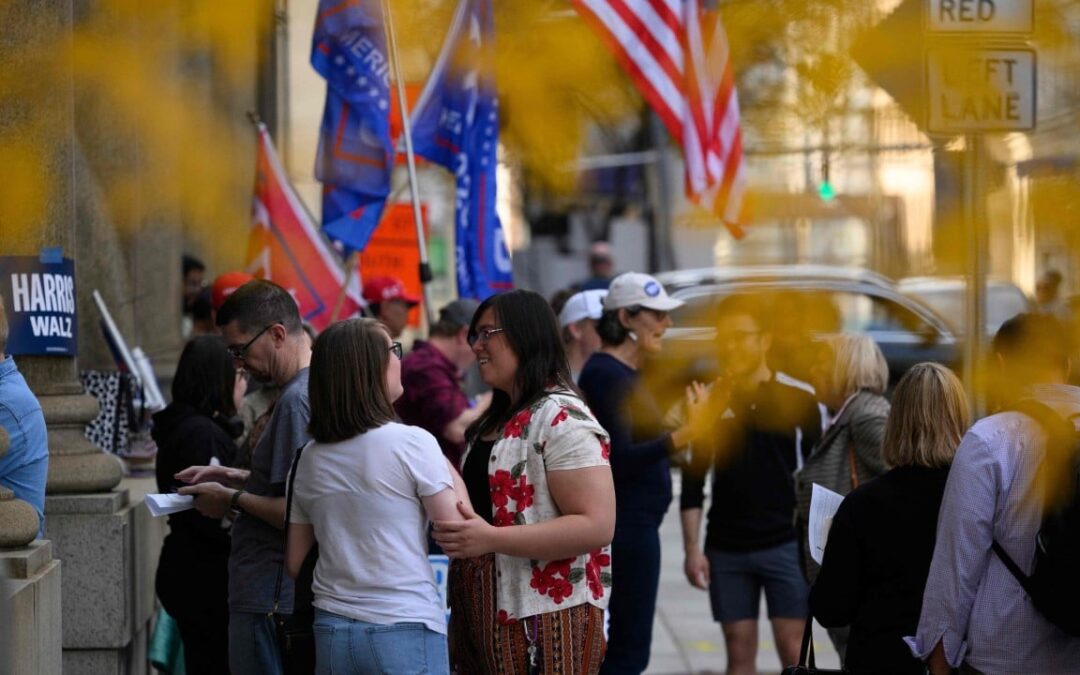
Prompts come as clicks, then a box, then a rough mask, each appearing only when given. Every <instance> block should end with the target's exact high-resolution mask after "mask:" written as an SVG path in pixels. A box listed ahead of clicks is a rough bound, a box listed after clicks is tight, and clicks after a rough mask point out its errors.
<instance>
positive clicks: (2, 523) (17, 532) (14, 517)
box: [0, 427, 38, 549]
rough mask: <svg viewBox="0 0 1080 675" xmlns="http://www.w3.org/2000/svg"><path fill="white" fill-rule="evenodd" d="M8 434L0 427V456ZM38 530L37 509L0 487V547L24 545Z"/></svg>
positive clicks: (8, 439)
mask: <svg viewBox="0 0 1080 675" xmlns="http://www.w3.org/2000/svg"><path fill="white" fill-rule="evenodd" d="M10 440H11V439H10V438H9V437H8V434H7V432H6V431H4V429H3V428H2V427H0V457H3V456H4V454H5V453H6V452H7V449H8V443H9V442H10ZM37 532H38V517H37V511H35V510H34V507H33V506H30V505H29V504H27V503H26V502H24V501H23V500H21V499H16V498H15V493H14V492H12V491H11V490H9V489H7V488H5V487H0V549H2V548H17V547H22V546H26V545H27V544H29V543H30V542H32V541H33V540H34V538H35V537H36V536H37Z"/></svg>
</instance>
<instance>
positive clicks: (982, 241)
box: [964, 134, 989, 419]
mask: <svg viewBox="0 0 1080 675" xmlns="http://www.w3.org/2000/svg"><path fill="white" fill-rule="evenodd" d="M965 143H966V147H965V153H964V226H965V228H966V230H967V239H968V257H967V259H968V283H967V303H966V304H967V307H966V309H967V327H968V328H967V336H966V337H967V345H966V351H965V354H964V380H965V381H966V382H967V385H968V389H969V393H970V396H971V408H972V414H973V416H974V417H975V418H976V419H977V418H979V417H981V416H982V415H984V414H985V413H986V393H987V392H986V377H985V374H984V372H983V370H984V365H985V361H984V357H985V354H984V343H985V330H986V267H987V255H988V252H989V248H988V246H987V236H988V232H987V223H986V218H985V215H986V214H985V209H983V208H982V203H983V201H982V181H981V180H980V172H981V170H982V162H983V158H982V138H981V137H980V136H979V135H978V134H968V135H967V136H966V137H965Z"/></svg>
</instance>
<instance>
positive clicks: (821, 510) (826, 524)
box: [808, 483, 844, 565]
mask: <svg viewBox="0 0 1080 675" xmlns="http://www.w3.org/2000/svg"><path fill="white" fill-rule="evenodd" d="M842 501H844V496H843V495H839V494H837V493H835V492H833V491H832V490H830V489H829V488H826V487H822V486H820V485H818V484H817V483H814V492H813V494H811V496H810V532H809V533H808V534H809V535H810V557H811V558H813V559H814V562H816V563H817V564H819V565H820V564H821V561H822V559H823V558H824V557H825V542H826V541H828V539H829V528H830V527H832V521H833V516H835V515H836V510H837V509H838V508H840V502H842Z"/></svg>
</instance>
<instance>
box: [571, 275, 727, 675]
mask: <svg viewBox="0 0 1080 675" xmlns="http://www.w3.org/2000/svg"><path fill="white" fill-rule="evenodd" d="M682 304H683V303H682V301H680V300H675V299H674V298H671V297H669V296H668V294H667V292H665V291H664V287H663V286H661V285H660V283H659V282H658V281H657V280H656V279H654V278H653V277H651V276H649V275H647V274H638V273H636V272H627V273H625V274H621V275H619V276H618V277H616V278H615V279H614V280H613V281H612V282H611V287H610V289H609V290H608V294H607V297H606V298H605V299H604V313H603V315H602V316H601V317H600V322H599V324H598V325H597V332H598V333H599V334H600V340H601V341H602V343H603V346H602V347H601V348H600V351H598V352H596V353H594V354H593V355H592V356H590V357H589V360H588V361H586V362H585V367H584V368H583V369H582V371H581V377H580V378H579V380H578V385H579V386H580V387H581V390H582V391H583V392H584V393H585V400H586V401H587V402H588V404H589V407H590V408H591V409H592V410H593V411H594V412H595V413H596V418H597V420H599V422H600V424H601V425H602V426H603V427H604V429H606V430H607V431H608V433H609V434H610V435H611V471H612V475H613V476H614V480H615V501H616V504H617V505H618V509H617V512H616V520H615V537H614V540H613V541H612V545H611V546H612V556H613V558H614V563H613V568H612V581H613V586H612V590H611V610H610V611H611V625H610V631H609V646H608V654H607V657H606V659H605V660H604V666H603V669H602V672H604V673H641V672H643V671H644V670H645V668H646V667H647V666H648V664H649V648H650V643H651V641H652V627H653V615H654V613H655V610H656V593H657V589H658V588H659V584H660V523H661V521H662V520H663V518H664V514H665V513H667V510H668V505H669V504H670V503H671V473H670V468H669V465H668V456H669V455H670V454H671V453H673V452H674V451H675V450H676V449H679V448H684V447H686V445H687V443H689V441H690V436H691V426H689V425H687V426H683V427H681V428H679V429H677V430H676V431H674V432H668V431H666V430H665V429H664V425H663V413H662V411H661V408H660V405H659V404H658V403H657V401H656V400H655V399H654V398H653V397H652V396H651V395H650V393H649V392H648V391H645V390H644V389H643V388H642V387H641V386H640V383H639V368H640V366H641V362H642V360H643V359H644V358H645V357H646V356H647V355H649V354H656V353H657V352H659V351H660V350H661V348H662V346H661V338H662V337H663V336H664V332H665V331H667V329H668V328H669V327H670V326H671V318H670V317H669V316H668V312H669V311H671V310H673V309H675V308H676V307H680V306H682ZM693 393H694V394H695V395H694V396H692V397H691V398H693V399H694V405H689V403H688V406H689V407H688V410H689V411H690V412H691V418H692V419H693V420H695V421H696V418H697V417H698V415H699V414H700V412H699V411H700V410H701V407H700V406H701V405H703V404H704V399H705V398H706V397H705V394H704V390H703V389H702V388H700V387H697V385H695V387H694V388H693ZM699 399H700V400H699Z"/></svg>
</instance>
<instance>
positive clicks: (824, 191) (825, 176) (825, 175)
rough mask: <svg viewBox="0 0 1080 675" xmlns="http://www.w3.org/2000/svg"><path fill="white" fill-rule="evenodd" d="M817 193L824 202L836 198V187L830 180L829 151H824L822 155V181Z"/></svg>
mask: <svg viewBox="0 0 1080 675" xmlns="http://www.w3.org/2000/svg"><path fill="white" fill-rule="evenodd" d="M817 193H818V197H820V198H821V201H823V202H831V201H832V200H834V199H836V188H834V187H833V185H832V183H830V182H829V153H828V152H825V153H823V154H822V156H821V182H820V183H818V189H817Z"/></svg>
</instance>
